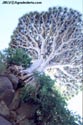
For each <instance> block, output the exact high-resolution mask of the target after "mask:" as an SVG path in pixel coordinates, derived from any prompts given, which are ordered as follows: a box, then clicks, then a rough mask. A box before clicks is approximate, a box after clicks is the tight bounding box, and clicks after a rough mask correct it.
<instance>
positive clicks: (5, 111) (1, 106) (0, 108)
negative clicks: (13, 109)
mask: <svg viewBox="0 0 83 125" xmlns="http://www.w3.org/2000/svg"><path fill="white" fill-rule="evenodd" d="M0 115H2V116H4V117H9V116H10V111H9V108H8V107H7V105H6V104H5V102H4V101H1V102H0Z"/></svg>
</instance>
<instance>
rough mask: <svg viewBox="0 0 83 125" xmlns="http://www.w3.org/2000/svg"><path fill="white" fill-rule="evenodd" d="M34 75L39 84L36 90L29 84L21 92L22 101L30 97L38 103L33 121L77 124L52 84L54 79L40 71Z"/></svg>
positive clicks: (54, 124) (67, 124)
mask: <svg viewBox="0 0 83 125" xmlns="http://www.w3.org/2000/svg"><path fill="white" fill-rule="evenodd" d="M34 77H35V79H36V82H37V84H38V85H40V87H39V89H38V91H37V92H36V91H35V89H34V88H33V87H32V86H31V85H28V86H27V87H24V88H23V89H22V92H21V97H22V100H23V101H24V102H26V101H27V102H28V101H29V100H30V99H31V100H33V102H36V104H37V105H38V109H37V110H36V112H35V115H34V122H35V123H36V124H40V125H42V124H43V125H44V124H46V125H56V124H57V125H78V123H76V121H78V119H77V118H76V117H74V115H73V114H71V112H70V111H69V110H68V109H67V103H66V101H65V99H64V98H63V97H62V96H61V95H60V92H59V91H58V90H57V89H56V87H55V86H54V83H55V81H54V80H52V79H51V78H50V77H49V76H46V75H45V74H40V73H35V74H34ZM34 95H35V96H34ZM80 125H81V124H80Z"/></svg>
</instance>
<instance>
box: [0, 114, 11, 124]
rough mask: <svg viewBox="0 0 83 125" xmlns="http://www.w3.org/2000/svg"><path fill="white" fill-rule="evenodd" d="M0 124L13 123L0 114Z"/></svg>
mask: <svg viewBox="0 0 83 125" xmlns="http://www.w3.org/2000/svg"><path fill="white" fill-rule="evenodd" d="M0 125H12V123H11V122H9V121H8V120H6V119H5V118H3V117H2V116H0Z"/></svg>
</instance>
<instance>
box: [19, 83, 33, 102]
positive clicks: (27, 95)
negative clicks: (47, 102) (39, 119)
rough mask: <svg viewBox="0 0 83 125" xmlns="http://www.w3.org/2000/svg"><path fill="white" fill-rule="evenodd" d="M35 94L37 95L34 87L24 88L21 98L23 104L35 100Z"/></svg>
mask: <svg viewBox="0 0 83 125" xmlns="http://www.w3.org/2000/svg"><path fill="white" fill-rule="evenodd" d="M34 93H35V89H34V87H33V86H31V85H27V86H26V87H25V86H24V87H23V88H22V89H21V92H20V98H21V100H22V101H23V102H26V101H28V100H29V99H31V98H33V95H34Z"/></svg>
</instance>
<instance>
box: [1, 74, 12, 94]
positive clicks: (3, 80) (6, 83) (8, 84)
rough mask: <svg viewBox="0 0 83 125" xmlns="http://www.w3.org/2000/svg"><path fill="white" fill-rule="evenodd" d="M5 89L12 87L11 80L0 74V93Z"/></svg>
mask: <svg viewBox="0 0 83 125" xmlns="http://www.w3.org/2000/svg"><path fill="white" fill-rule="evenodd" d="M7 89H13V86H12V83H11V81H10V80H9V79H8V78H7V77H5V76H0V94H1V92H3V91H5V90H7Z"/></svg>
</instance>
